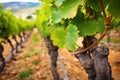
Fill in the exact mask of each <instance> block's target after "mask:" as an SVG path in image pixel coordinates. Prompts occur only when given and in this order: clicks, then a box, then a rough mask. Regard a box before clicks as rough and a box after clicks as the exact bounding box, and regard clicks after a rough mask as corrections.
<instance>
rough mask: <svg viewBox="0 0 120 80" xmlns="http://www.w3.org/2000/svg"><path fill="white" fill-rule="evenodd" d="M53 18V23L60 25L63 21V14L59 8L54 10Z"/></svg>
mask: <svg viewBox="0 0 120 80" xmlns="http://www.w3.org/2000/svg"><path fill="white" fill-rule="evenodd" d="M51 18H52V21H53V23H58V22H60V20H61V12H60V11H59V9H57V8H53V9H52V14H51Z"/></svg>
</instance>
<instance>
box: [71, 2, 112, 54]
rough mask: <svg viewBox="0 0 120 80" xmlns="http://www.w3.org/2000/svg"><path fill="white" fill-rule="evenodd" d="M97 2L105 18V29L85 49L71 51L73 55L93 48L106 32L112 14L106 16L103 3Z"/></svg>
mask: <svg viewBox="0 0 120 80" xmlns="http://www.w3.org/2000/svg"><path fill="white" fill-rule="evenodd" d="M98 2H99V4H100V7H101V9H102V12H103V16H104V20H105V23H106V27H105V30H104V32H103V33H102V35H101V36H100V38H98V39H97V40H96V41H95V42H94V43H93V44H92V45H90V46H89V47H87V48H85V49H81V50H79V51H77V52H75V53H73V55H76V54H81V53H84V52H86V51H88V50H90V49H91V48H93V47H94V46H96V45H97V44H98V42H100V40H102V39H103V38H104V36H105V35H106V34H107V32H108V29H109V27H110V21H111V19H112V16H109V17H107V16H106V13H105V8H104V5H103V1H102V0H98Z"/></svg>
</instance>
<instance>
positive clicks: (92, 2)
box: [86, 0, 110, 11]
mask: <svg viewBox="0 0 120 80" xmlns="http://www.w3.org/2000/svg"><path fill="white" fill-rule="evenodd" d="M86 1H87V3H88V5H89V6H90V7H91V8H92V9H94V10H96V11H101V8H100V4H99V1H98V0H86ZM109 2H110V0H103V4H104V7H106V6H107V5H108V4H109Z"/></svg>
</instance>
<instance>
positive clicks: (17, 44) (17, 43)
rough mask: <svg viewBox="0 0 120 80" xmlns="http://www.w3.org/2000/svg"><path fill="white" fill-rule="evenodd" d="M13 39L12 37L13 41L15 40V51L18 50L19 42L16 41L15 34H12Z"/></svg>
mask: <svg viewBox="0 0 120 80" xmlns="http://www.w3.org/2000/svg"><path fill="white" fill-rule="evenodd" d="M13 39H14V41H15V42H16V52H18V46H19V42H18V41H17V39H16V36H15V35H13Z"/></svg>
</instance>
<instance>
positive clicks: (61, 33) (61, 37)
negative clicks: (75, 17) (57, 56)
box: [51, 28, 67, 48]
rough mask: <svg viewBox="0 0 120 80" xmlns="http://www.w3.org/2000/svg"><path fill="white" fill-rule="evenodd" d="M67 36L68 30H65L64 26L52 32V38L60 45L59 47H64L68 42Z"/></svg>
mask: <svg viewBox="0 0 120 80" xmlns="http://www.w3.org/2000/svg"><path fill="white" fill-rule="evenodd" d="M66 36H67V32H66V31H65V30H64V28H60V29H58V30H55V31H53V32H52V34H51V40H53V44H54V45H56V46H58V47H59V48H63V47H64V46H65V43H66Z"/></svg>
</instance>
